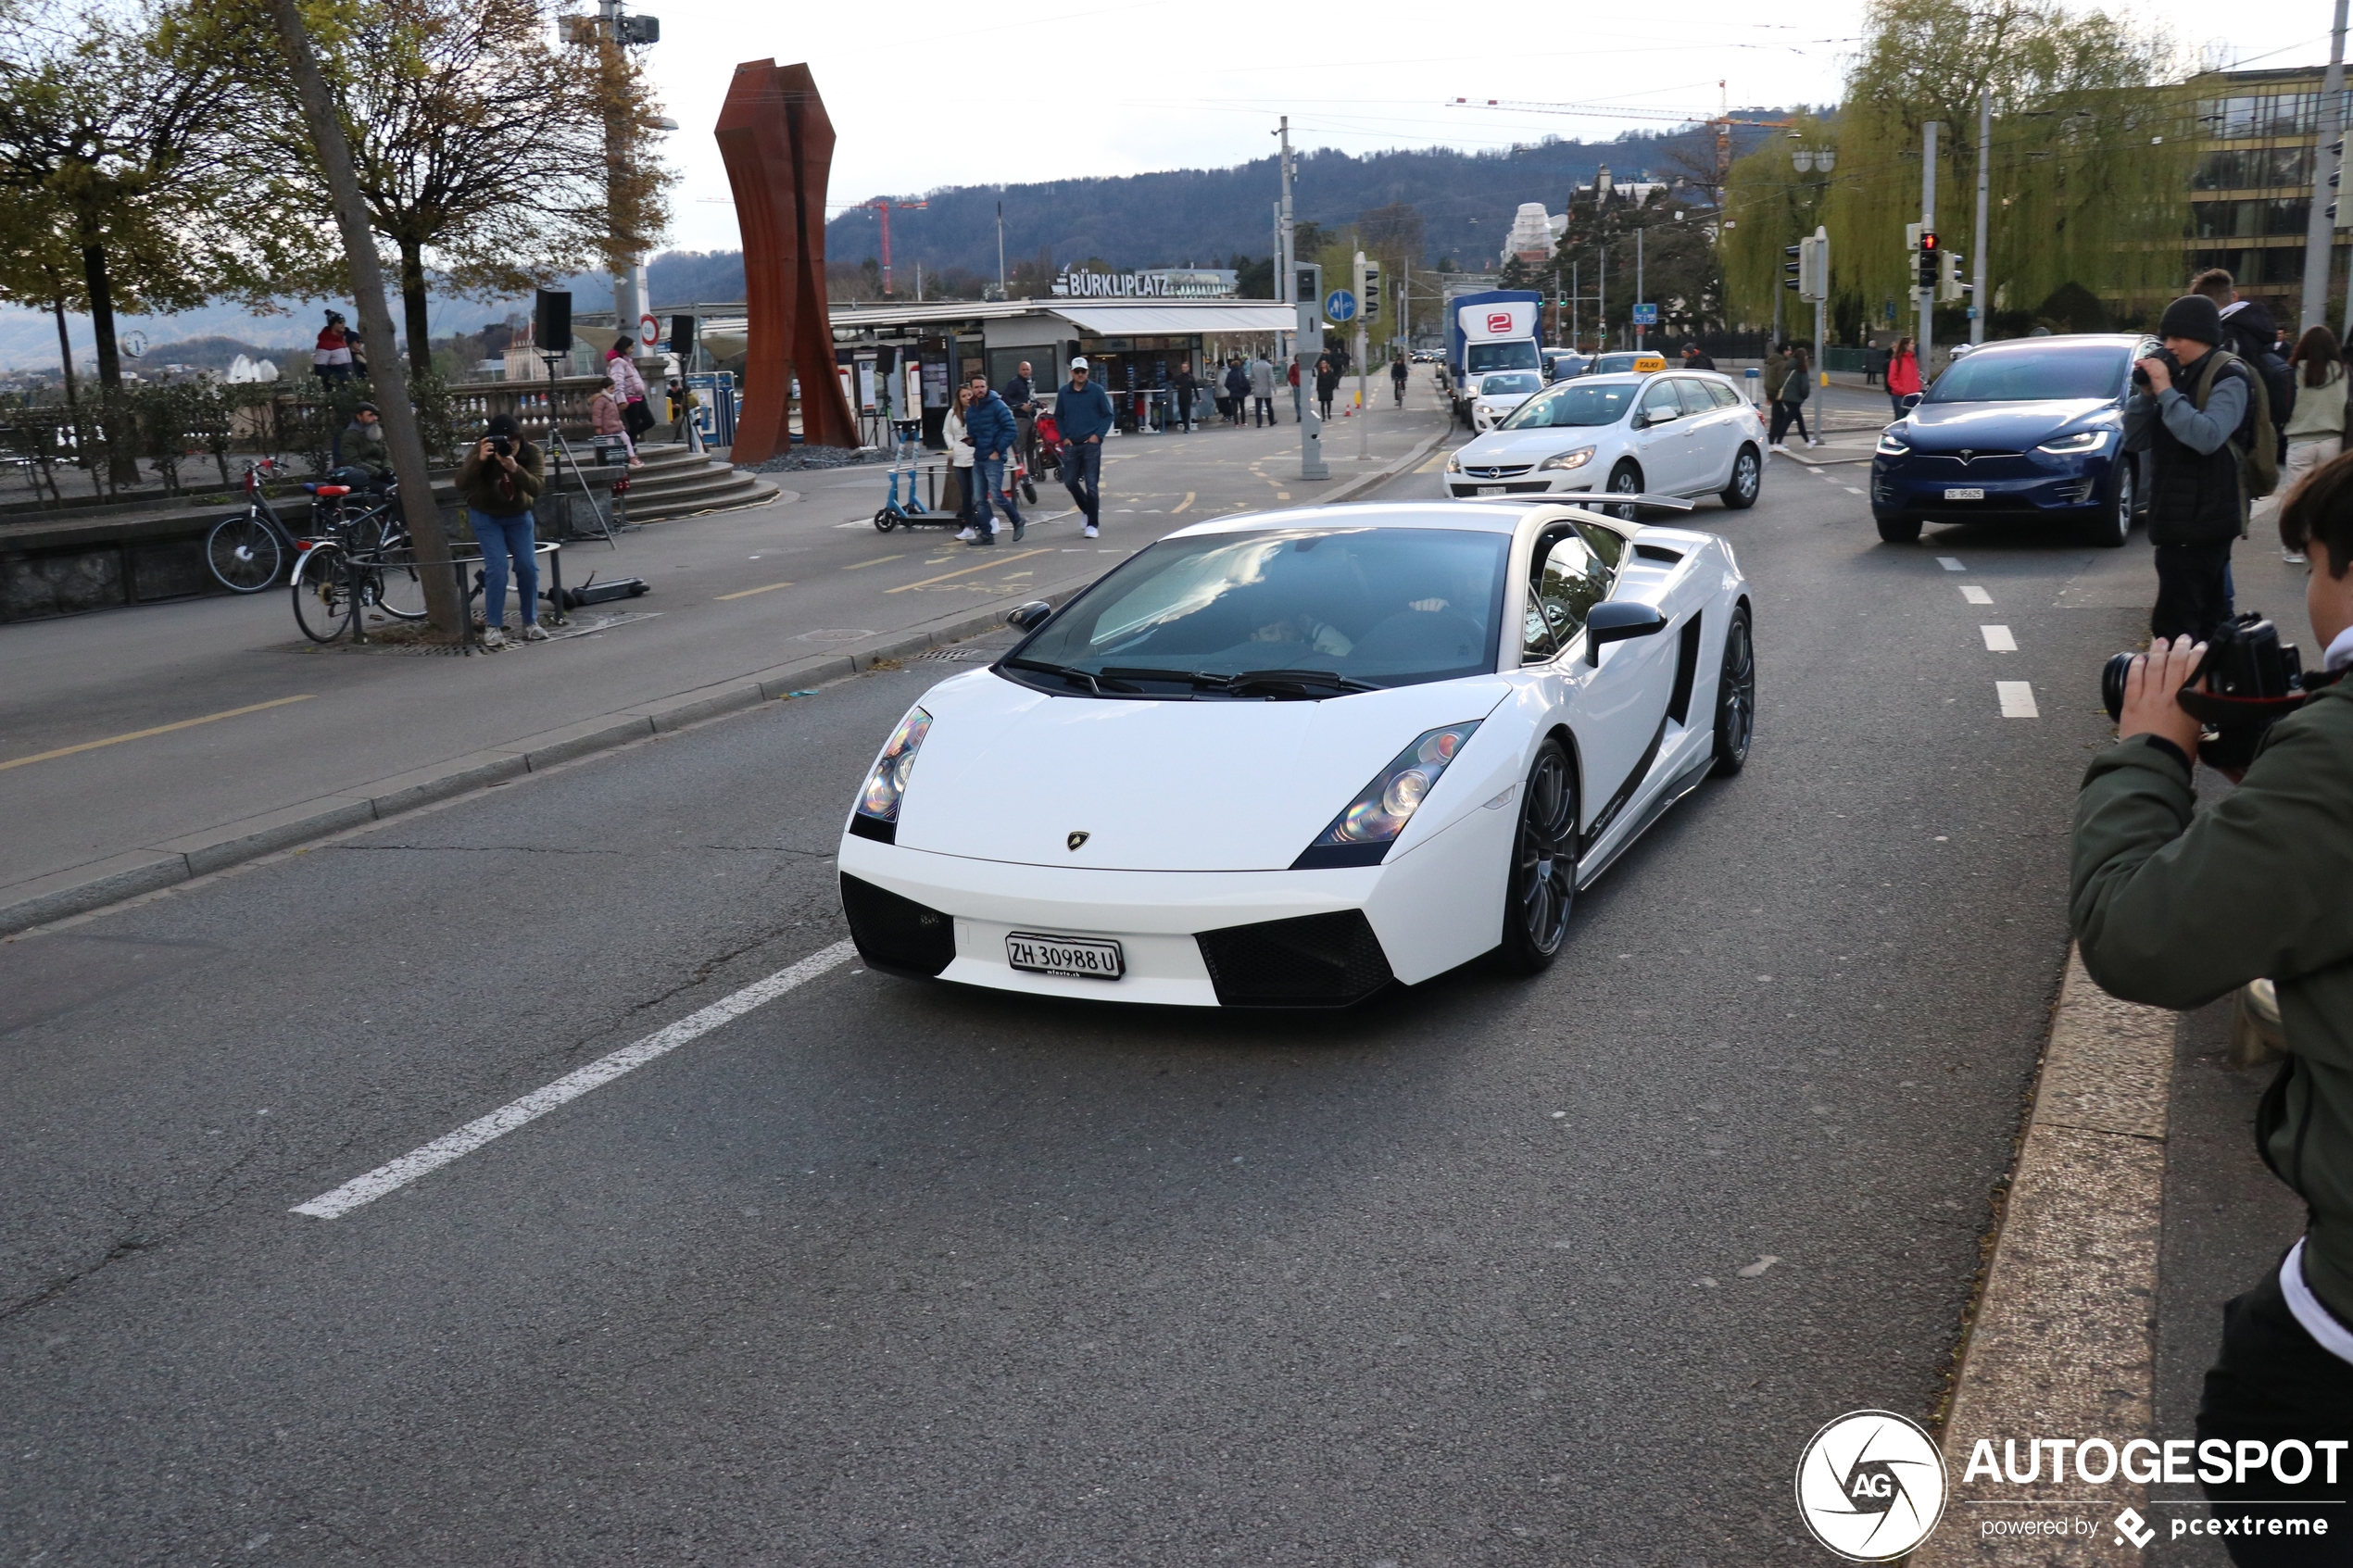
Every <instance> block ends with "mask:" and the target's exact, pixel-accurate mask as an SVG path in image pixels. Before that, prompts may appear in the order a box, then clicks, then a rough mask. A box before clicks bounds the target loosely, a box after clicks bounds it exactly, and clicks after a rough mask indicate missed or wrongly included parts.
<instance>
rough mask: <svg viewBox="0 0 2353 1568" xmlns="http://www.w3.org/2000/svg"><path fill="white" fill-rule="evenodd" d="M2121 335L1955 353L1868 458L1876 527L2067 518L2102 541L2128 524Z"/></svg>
mask: <svg viewBox="0 0 2353 1568" xmlns="http://www.w3.org/2000/svg"><path fill="white" fill-rule="evenodd" d="M2154 351H2155V345H2153V344H2147V343H2146V341H2145V340H2144V339H2142V338H2139V337H2136V336H2133V335H2130V334H2110V333H2101V334H2097V335H2094V334H2089V333H2086V334H2082V335H2077V336H2065V337H2030V338H2014V339H2011V340H2009V341H2007V342H2003V343H1989V344H1985V345H1982V346H1981V347H1979V348H1976V349H1973V350H1971V351H1970V353H1969V357H1968V358H1965V359H1960V360H1957V361H1956V362H1955V363H1954V364H1953V365H1951V366H1950V367H1948V368H1947V369H1946V370H1945V371H1944V374H1943V375H1941V376H1939V377H1937V378H1936V383H1935V384H1934V385H1933V386H1931V387H1930V388H1929V389H1928V392H1927V394H1926V395H1924V396H1922V397H1921V398H1920V399H1919V401H1918V402H1917V403H1916V404H1915V405H1914V406H1913V407H1912V408H1911V409H1910V411H1908V412H1907V413H1906V414H1905V416H1904V417H1903V418H1902V419H1900V420H1896V421H1895V422H1894V424H1892V425H1889V426H1888V427H1887V429H1886V430H1885V431H1883V432H1881V435H1880V438H1879V447H1878V449H1877V451H1876V452H1875V453H1874V454H1873V455H1872V458H1871V516H1872V518H1873V520H1874V521H1877V522H1878V524H1879V536H1880V537H1881V538H1882V539H1884V540H1887V541H1888V542H1889V543H1891V544H1910V543H1912V542H1914V541H1916V540H1917V539H1919V536H1920V525H1921V524H1923V523H1929V522H1981V521H1996V520H2000V521H2018V520H2026V519H2032V520H2033V521H2044V522H2055V523H2071V524H2074V525H2076V526H2077V527H2079V528H2081V529H2082V530H2083V531H2084V532H2086V533H2088V534H2089V535H2090V537H2092V538H2093V539H2095V540H2096V541H2097V542H2098V543H2100V544H2103V545H2110V546H2114V545H2121V544H2123V543H2124V541H2125V539H2126V537H2127V536H2128V535H2129V534H2130V533H2132V529H2133V500H2134V490H2135V486H2134V483H2133V479H2134V472H2133V470H2134V464H2133V462H2132V461H2131V460H2130V459H2128V458H2126V457H2125V455H2124V450H2123V447H2124V398H2125V395H2127V394H2128V393H2129V392H2130V391H2131V390H2132V373H2133V358H2135V357H2136V356H2137V355H2139V354H2141V353H2143V352H2154Z"/></svg>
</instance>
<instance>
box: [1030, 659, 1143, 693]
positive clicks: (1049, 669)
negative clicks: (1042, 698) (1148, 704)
mask: <svg viewBox="0 0 2353 1568" xmlns="http://www.w3.org/2000/svg"><path fill="white" fill-rule="evenodd" d="M1002 662H1003V663H1004V664H1005V665H1006V667H1007V668H1009V669H1013V670H1026V671H1032V672H1034V673H1036V674H1039V675H1053V676H1057V677H1059V678H1061V679H1063V680H1065V681H1068V682H1069V683H1070V684H1072V685H1074V686H1084V687H1085V688H1086V689H1087V690H1088V691H1090V692H1092V693H1094V694H1095V695H1096V696H1102V695H1103V683H1104V682H1105V681H1110V684H1111V686H1112V688H1113V689H1114V691H1123V692H1132V691H1134V690H1135V689H1136V688H1135V687H1134V686H1131V685H1129V684H1126V682H1124V681H1118V680H1113V679H1112V678H1111V677H1112V672H1111V671H1108V670H1106V671H1102V672H1101V676H1098V675H1096V674H1095V673H1093V672H1091V671H1085V670H1075V669H1073V668H1072V667H1071V666H1069V665H1067V664H1049V663H1047V662H1046V661H1045V660H1043V659H1005V660H1003V661H1002Z"/></svg>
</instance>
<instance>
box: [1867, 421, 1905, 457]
mask: <svg viewBox="0 0 2353 1568" xmlns="http://www.w3.org/2000/svg"><path fill="white" fill-rule="evenodd" d="M1871 450H1872V451H1874V452H1877V453H1878V454H1879V455H1880V456H1881V457H1882V458H1908V457H1910V456H1911V455H1912V445H1911V443H1910V442H1908V441H1906V440H1905V439H1904V438H1903V437H1902V436H1900V435H1898V434H1896V433H1895V431H1894V427H1893V426H1890V427H1889V428H1888V429H1886V430H1883V431H1881V432H1880V433H1879V445H1877V446H1874V447H1872V448H1871Z"/></svg>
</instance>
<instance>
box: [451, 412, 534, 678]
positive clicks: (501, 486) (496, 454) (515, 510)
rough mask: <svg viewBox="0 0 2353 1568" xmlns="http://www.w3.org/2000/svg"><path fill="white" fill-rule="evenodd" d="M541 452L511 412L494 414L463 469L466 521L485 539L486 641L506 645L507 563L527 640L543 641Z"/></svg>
mask: <svg viewBox="0 0 2353 1568" xmlns="http://www.w3.org/2000/svg"><path fill="white" fill-rule="evenodd" d="M540 471H541V470H540V458H539V448H538V447H536V446H534V445H532V444H531V443H530V442H528V441H525V440H524V439H523V438H522V426H521V425H519V424H517V423H516V422H515V417H514V416H513V415H512V414H493V415H492V416H491V418H490V423H489V424H488V425H487V426H486V427H484V431H483V434H482V439H481V440H480V441H477V442H475V443H474V445H473V449H472V451H470V452H468V453H467V454H466V460H465V461H464V462H463V463H461V464H459V468H458V494H459V495H460V496H461V497H463V498H464V500H465V503H466V521H468V522H469V523H471V524H472V526H473V531H474V537H475V538H476V539H479V540H480V541H482V642H483V646H484V647H493V648H495V647H500V646H504V645H505V644H506V641H507V633H506V632H505V630H504V627H505V626H506V621H507V563H508V561H509V559H510V558H511V559H512V560H513V562H514V577H515V593H516V596H518V597H520V598H521V599H522V640H523V641H524V642H526V643H544V642H546V641H547V633H546V632H544V631H542V630H540V627H539V558H538V556H537V555H536V554H535V551H536V549H537V546H538V538H537V531H536V529H535V527H534V526H533V519H532V508H533V505H534V504H535V502H537V500H538V499H539V486H540Z"/></svg>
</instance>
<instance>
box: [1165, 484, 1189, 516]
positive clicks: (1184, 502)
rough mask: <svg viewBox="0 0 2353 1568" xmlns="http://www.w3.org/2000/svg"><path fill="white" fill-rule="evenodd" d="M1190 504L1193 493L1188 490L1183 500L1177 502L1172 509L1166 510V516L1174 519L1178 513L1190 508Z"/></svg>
mask: <svg viewBox="0 0 2353 1568" xmlns="http://www.w3.org/2000/svg"><path fill="white" fill-rule="evenodd" d="M1192 504H1193V493H1192V492H1191V491H1189V490H1188V491H1186V492H1185V498H1184V499H1183V500H1181V501H1179V502H1177V503H1176V505H1175V506H1173V507H1171V508H1168V515H1169V516H1170V517H1175V516H1176V514H1177V513H1178V512H1181V511H1183V510H1184V509H1185V508H1187V507H1189V506H1191V505H1192Z"/></svg>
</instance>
